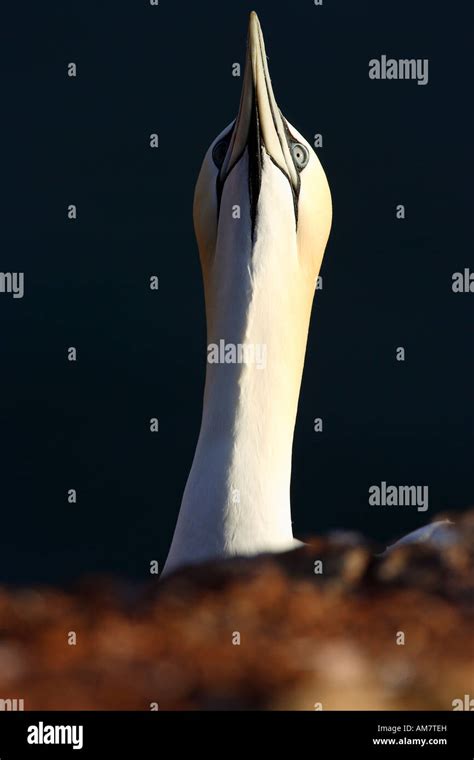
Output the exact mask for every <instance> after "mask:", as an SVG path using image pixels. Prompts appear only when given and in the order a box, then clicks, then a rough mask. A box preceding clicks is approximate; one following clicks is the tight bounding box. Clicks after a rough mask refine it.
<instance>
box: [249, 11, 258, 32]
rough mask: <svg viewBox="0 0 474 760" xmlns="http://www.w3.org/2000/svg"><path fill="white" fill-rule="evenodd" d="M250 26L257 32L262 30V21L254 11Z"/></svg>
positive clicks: (251, 15)
mask: <svg viewBox="0 0 474 760" xmlns="http://www.w3.org/2000/svg"><path fill="white" fill-rule="evenodd" d="M249 25H250V28H251V29H254V30H255V31H257V30H258V29H259V28H260V21H259V18H258V16H257V13H256V12H255V11H252V12H251V14H250V21H249Z"/></svg>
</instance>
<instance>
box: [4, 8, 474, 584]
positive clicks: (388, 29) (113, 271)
mask: <svg viewBox="0 0 474 760" xmlns="http://www.w3.org/2000/svg"><path fill="white" fill-rule="evenodd" d="M251 9H255V10H257V11H258V12H259V15H260V19H261V22H262V25H263V28H264V32H265V35H266V40H267V52H268V54H269V57H270V66H271V72H272V77H273V82H274V86H275V91H276V95H277V99H278V100H279V103H280V105H281V107H282V110H283V111H284V113H285V115H286V117H287V118H288V119H289V120H290V121H291V122H292V123H293V124H294V125H295V126H296V127H297V128H298V129H299V130H300V131H301V132H302V133H303V134H305V135H306V136H307V137H308V138H309V139H310V138H311V136H312V135H314V134H315V133H316V132H320V133H322V134H323V136H324V148H323V149H322V150H320V151H319V155H320V159H321V161H322V163H323V165H324V168H325V170H326V173H327V175H328V178H329V182H330V185H331V190H332V194H333V201H334V225H333V231H332V235H331V239H330V243H329V246H328V249H327V253H326V257H325V260H324V265H323V271H322V275H323V276H324V290H323V291H322V292H321V293H318V294H317V298H316V307H315V313H314V318H313V322H312V328H311V334H310V340H309V346H308V357H307V363H306V368H305V375H304V381H303V389H302V395H301V403H300V412H299V418H298V424H297V430H296V440H295V457H294V466H293V474H294V477H293V486H292V489H293V494H292V501H293V516H294V527H295V532H296V534H297V535H304V534H308V533H315V532H323V531H326V530H328V529H330V528H338V527H339V528H341V527H344V528H356V529H361V530H364V531H365V532H366V533H368V534H369V535H371V536H373V537H376V538H378V539H385V538H387V537H392V536H394V535H395V536H396V535H398V534H400V533H401V532H403V531H405V530H409V529H411V528H415V527H417V526H418V525H419V524H421V523H422V522H423V521H426V520H427V519H429V518H430V517H431V516H432V515H433V514H434V513H435V512H436V511H437V510H438V509H459V508H464V507H466V506H468V505H469V504H470V503H471V504H472V503H473V502H474V482H473V474H472V461H473V449H474V447H473V429H474V426H473V359H472V349H473V338H472V335H473V326H474V319H473V299H474V295H469V294H465V295H459V294H458V295H455V294H453V293H452V290H451V277H452V274H453V272H456V271H460V270H461V271H462V270H463V269H464V267H467V266H471V267H472V268H473V269H474V256H473V255H472V193H471V189H472V176H473V169H474V165H473V164H474V162H473V150H472V130H473V122H472V118H471V100H472V43H471V28H472V14H471V13H470V11H469V9H468V6H467V4H465V3H461V2H450V3H442V2H433V0H399V2H383V3H380V2H376V1H375V0H365V1H363V2H356V1H354V0H324V5H323V6H322V7H314V5H313V2H312V0H298V1H295V0H291V1H288V2H279V3H275V2H270V1H269V0H265V1H264V0H255V2H252V3H249V2H240V1H239V2H238V3H237V2H234V3H230V2H229V3H223V2H211V1H210V0H200V1H199V2H195V3H192V2H188V3H178V2H176V0H169V1H167V0H160V5H159V7H158V8H156V7H150V6H149V5H148V0H130V2H124V1H123V0H122V1H121V2H119V1H118V0H116V1H115V2H112V0H108V1H105V0H102V1H98V0H94V1H92V0H89V1H88V2H86V1H85V0H81V1H80V2H79V0H77V1H76V2H72V1H71V0H68V1H64V0H63V1H62V2H57V3H47V2H45V3H39V2H38V3H33V2H30V3H21V4H18V7H17V9H16V10H10V11H9V12H7V11H6V10H5V11H4V12H3V19H2V21H3V23H2V26H3V33H2V34H3V38H4V39H3V41H2V45H1V46H0V51H1V66H2V72H3V85H2V93H3V95H2V101H3V102H2V105H3V108H2V140H1V152H2V161H1V164H2V180H3V183H2V184H3V188H4V193H3V199H2V206H1V214H2V223H1V229H0V236H1V240H0V270H1V271H5V272H7V271H14V272H18V271H23V272H25V278H26V280H25V284H26V293H25V297H24V299H23V300H12V299H11V297H10V296H7V295H2V296H0V320H1V321H0V324H1V333H0V369H1V375H0V377H1V384H0V388H1V393H0V426H1V427H0V430H1V439H2V453H1V508H2V529H1V533H0V536H1V538H0V579H2V580H8V581H21V582H25V581H30V582H32V581H40V580H41V581H43V580H49V581H56V582H62V581H66V580H68V579H71V578H76V577H79V576H81V575H83V574H84V573H88V572H95V571H112V572H118V573H120V574H122V575H130V576H136V577H140V576H143V577H146V576H147V574H148V571H149V562H150V560H153V559H158V560H159V561H160V562H161V563H162V562H163V561H164V559H165V556H166V552H167V548H168V546H169V543H170V540H171V535H172V530H173V527H174V522H175V519H176V515H177V511H178V508H179V503H180V499H181V494H182V490H183V487H184V484H185V480H186V477H187V473H188V470H189V467H190V463H191V460H192V456H193V451H194V445H195V442H196V437H197V433H198V429H199V422H200V414H201V397H202V388H203V379H204V370H205V322H204V310H203V296H202V287H201V276H200V269H199V262H198V256H197V251H196V246H195V242H194V234H193V228H192V218H191V208H192V196H193V191H194V184H195V180H196V177H197V173H198V170H199V166H200V163H201V160H202V157H203V155H204V152H205V150H206V149H207V147H208V145H209V143H210V142H211V140H212V139H213V138H214V136H215V135H217V133H218V132H219V131H220V130H221V129H222V128H223V127H224V126H225V125H226V124H228V123H229V122H230V121H231V120H232V118H233V117H234V116H235V113H236V110H237V106H238V100H239V94H240V93H239V90H240V85H241V80H239V79H234V78H233V77H232V76H231V66H232V63H233V62H237V61H238V62H241V63H243V62H244V50H245V39H246V26H247V16H248V12H249V11H250V10H251ZM382 54H387V55H388V56H393V57H395V58H411V57H414V58H429V60H430V69H429V73H430V81H429V84H428V85H427V86H425V87H422V86H418V85H417V84H416V83H415V82H403V81H390V82H374V81H371V80H369V78H368V61H369V59H371V58H374V57H379V56H380V55H382ZM71 61H74V62H76V63H77V65H78V77H77V79H70V78H68V77H67V74H66V72H67V64H68V63H69V62H71ZM152 132H158V133H159V135H160V148H159V150H155V151H154V150H151V149H150V148H149V135H150V133H152ZM70 203H74V204H77V206H78V213H79V218H78V220H77V221H76V222H69V221H67V218H66V211H67V206H68V205H69V204H70ZM398 203H403V204H404V205H405V206H406V210H407V219H406V220H405V221H397V220H396V219H395V206H396V204H398ZM153 274H156V275H158V276H159V278H160V291H159V293H158V294H156V293H152V292H150V290H149V288H148V280H149V277H150V276H151V275H153ZM69 346H75V347H77V348H78V351H79V361H78V363H77V364H69V363H68V362H67V361H66V349H67V348H68V347H69ZM397 346H404V347H405V348H406V351H407V359H406V362H405V363H398V362H397V361H395V350H396V347H397ZM154 416H157V417H159V419H160V426H161V431H160V433H159V434H158V435H152V434H151V433H150V432H149V428H148V424H149V419H150V417H154ZM315 417H323V418H324V423H325V430H324V433H323V434H315V433H314V432H313V420H314V418H315ZM381 480H386V481H387V482H389V483H395V484H419V485H425V484H426V485H429V486H430V501H431V509H430V512H429V513H428V514H425V515H423V514H420V513H418V512H417V511H416V510H415V509H413V508H406V507H405V508H397V509H394V508H392V509H390V508H385V509H384V508H380V509H376V508H374V507H369V506H368V488H369V486H370V485H372V484H377V483H380V481H381ZM69 488H76V489H77V490H78V498H79V500H78V504H77V505H69V504H68V503H67V501H66V492H67V490H68V489H69Z"/></svg>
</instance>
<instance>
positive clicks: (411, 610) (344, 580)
mask: <svg viewBox="0 0 474 760" xmlns="http://www.w3.org/2000/svg"><path fill="white" fill-rule="evenodd" d="M449 517H450V519H451V520H453V521H454V523H455V527H454V529H453V531H454V532H453V533H452V535H451V538H450V540H449V541H446V542H441V545H440V546H436V547H435V546H430V545H427V544H419V545H411V546H400V547H398V548H396V549H395V550H393V551H392V552H391V553H389V554H386V555H383V556H378V555H377V552H378V551H379V549H380V547H376V546H373V545H370V544H369V543H367V542H365V541H364V539H363V538H361V537H359V536H354V535H344V534H339V535H333V536H330V537H328V538H316V539H315V540H313V541H311V543H310V544H309V545H307V546H305V547H303V548H301V549H299V550H297V551H295V552H291V553H288V554H284V555H279V556H268V557H267V556H264V557H259V558H256V559H243V560H230V561H224V562H217V563H211V564H207V565H203V566H199V567H193V568H189V569H185V570H183V571H181V572H178V573H177V574H175V575H174V576H171V577H170V578H168V579H164V580H163V581H161V582H154V583H150V584H149V585H146V586H137V585H132V584H129V583H126V582H121V581H120V582H119V581H117V580H116V579H106V578H100V579H99V578H93V579H89V580H87V581H84V582H82V583H81V584H80V585H78V586H77V587H75V588H74V589H73V590H69V591H64V590H58V589H52V588H29V589H20V590H18V589H11V588H9V589H7V588H2V589H0V699H23V700H24V707H25V710H71V709H75V710H150V709H156V708H157V707H158V708H159V709H160V710H179V709H201V710H202V709H231V710H239V709H271V710H272V709H291V710H293V709H296V710H314V709H321V708H322V709H324V710H340V709H350V710H353V709H354V710H360V709H415V710H417V709H434V710H451V709H453V702H454V700H457V699H459V700H464V698H465V695H469V696H470V698H473V697H474V633H473V619H474V614H473V613H474V594H473V589H474V572H473V565H474V511H471V512H467V513H464V514H462V515H449ZM71 634H75V637H76V638H75V641H76V644H75V645H71V642H73V641H74V636H71ZM457 704H458V703H457ZM473 704H474V703H473Z"/></svg>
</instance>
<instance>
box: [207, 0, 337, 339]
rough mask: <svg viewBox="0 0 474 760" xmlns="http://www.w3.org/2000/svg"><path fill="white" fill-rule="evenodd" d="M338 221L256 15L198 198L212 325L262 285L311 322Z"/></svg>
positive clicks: (324, 180)
mask: <svg viewBox="0 0 474 760" xmlns="http://www.w3.org/2000/svg"><path fill="white" fill-rule="evenodd" d="M331 220H332V205H331V195H330V190H329V186H328V182H327V179H326V175H325V173H324V171H323V168H322V166H321V164H320V162H319V159H318V157H317V156H316V154H315V152H314V150H313V149H312V147H311V145H310V144H309V143H308V142H307V141H306V140H305V138H304V137H303V136H302V135H301V134H300V133H299V132H298V131H297V130H296V129H295V127H293V125H292V124H290V123H289V122H288V121H287V120H286V119H285V117H284V116H283V114H282V112H281V111H280V109H279V107H278V105H277V102H276V99H275V95H274V93H273V88H272V83H271V80H270V73H269V69H268V62H267V56H266V51H265V43H264V39H263V34H262V29H261V26H260V22H259V20H258V17H257V14H256V13H252V14H251V16H250V23H249V32H248V45H247V59H246V66H245V74H244V78H243V86H242V95H241V100H240V108H239V112H238V115H237V118H236V119H235V120H234V121H233V122H232V123H231V124H230V125H229V126H228V127H227V128H226V129H224V130H223V132H221V134H219V135H218V137H217V138H216V139H215V140H214V141H213V142H212V144H211V146H210V147H209V149H208V151H207V154H206V156H205V158H204V162H203V165H202V168H201V172H200V175H199V178H198V181H197V186H196V192H195V199H194V226H195V231H196V237H197V241H198V246H199V251H200V258H201V265H202V270H203V276H204V285H205V293H206V309H207V316H208V328H209V326H210V322H211V323H212V315H213V314H214V313H215V312H216V311H218V312H219V320H220V322H221V323H222V311H223V309H224V310H225V309H226V308H227V309H228V308H229V300H230V301H231V303H234V304H235V303H236V302H238V301H239V298H240V300H241V301H242V300H245V298H246V297H248V294H249V290H250V289H252V288H253V290H255V287H254V286H255V283H256V281H257V280H259V282H260V286H259V289H260V291H265V292H266V296H267V299H268V303H271V302H272V299H273V307H274V309H276V308H277V304H276V302H275V299H276V300H279V301H280V303H282V302H283V301H285V302H286V304H287V305H291V303H295V304H298V308H300V309H303V311H304V317H303V319H304V320H308V321H309V316H308V313H309V312H310V310H311V304H312V299H313V296H314V289H315V285H316V277H317V275H318V273H319V269H320V266H321V262H322V258H323V255H324V250H325V247H326V243H327V240H328V237H329V232H330V227H331ZM249 273H250V274H249ZM239 288H240V291H239ZM244 291H245V292H244ZM285 316H288V315H284V317H285ZM273 317H275V314H273ZM214 321H218V320H214ZM304 332H305V331H304V330H303V333H304ZM304 337H305V338H306V334H305V336H304Z"/></svg>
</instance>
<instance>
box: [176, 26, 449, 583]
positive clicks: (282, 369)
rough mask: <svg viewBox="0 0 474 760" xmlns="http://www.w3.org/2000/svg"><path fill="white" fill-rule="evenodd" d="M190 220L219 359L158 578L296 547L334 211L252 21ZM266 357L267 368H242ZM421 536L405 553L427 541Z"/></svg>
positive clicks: (211, 370) (211, 363)
mask: <svg viewBox="0 0 474 760" xmlns="http://www.w3.org/2000/svg"><path fill="white" fill-rule="evenodd" d="M193 217H194V227H195V233H196V238H197V243H198V248H199V255H200V260H201V268H202V274H203V281H204V294H205V303H206V321H207V340H208V348H210V347H213V348H214V349H216V350H214V351H213V352H212V356H213V359H212V360H211V352H209V354H208V364H207V371H206V382H205V390H204V403H203V413H202V422H201V430H200V433H199V439H198V443H197V447H196V452H195V455H194V460H193V464H192V467H191V471H190V474H189V477H188V481H187V484H186V488H185V491H184V495H183V499H182V503H181V508H180V511H179V516H178V521H177V524H176V528H175V532H174V536H173V540H172V544H171V548H170V551H169V554H168V559H167V561H166V564H165V567H164V570H163V573H162V577H163V576H165V575H167V574H169V573H170V572H172V571H174V570H176V569H177V568H178V567H181V566H183V565H190V564H194V563H199V562H203V561H206V560H211V559H217V558H224V557H232V556H251V555H256V554H260V553H269V552H272V553H275V552H283V551H287V550H289V549H293V548H296V547H297V546H298V545H301V544H300V542H299V541H297V540H296V539H295V538H294V536H293V530H292V521H291V507H290V479H291V457H292V446H293V435H294V428H295V421H296V412H297V405H298V398H299V393H300V385H301V378H302V373H303V364H304V358H305V352H306V343H307V337H308V329H309V322H310V316H311V310H312V304H313V298H314V291H315V286H316V282H317V277H318V275H319V271H320V268H321V263H322V260H323V256H324V252H325V249H326V244H327V241H328V238H329V234H330V229H331V222H332V203H331V193H330V189H329V185H328V181H327V178H326V175H325V173H324V170H323V168H322V166H321V164H320V162H319V159H318V157H317V156H316V154H315V152H314V151H313V149H312V147H311V145H310V144H309V143H308V142H307V141H306V140H305V138H304V137H303V136H302V135H301V134H300V133H299V132H298V131H297V129H296V128H295V127H294V126H293V125H292V124H290V123H289V122H288V121H287V119H286V118H285V117H284V116H283V114H282V112H281V111H280V109H279V107H278V105H277V102H276V100H275V95H274V92H273V87H272V83H271V80H270V74H269V69H268V63H267V56H266V52H265V43H264V39H263V34H262V29H261V26H260V23H259V20H258V17H257V14H256V13H254V12H252V13H251V15H250V23H249V31H248V43H247V58H246V66H245V74H244V79H243V86H242V94H241V100H240V108H239V112H238V116H237V118H236V119H235V120H234V121H233V122H232V123H231V124H230V125H229V126H228V127H226V129H224V130H223V131H222V132H221V133H220V134H219V135H218V137H217V138H216V139H215V140H214V141H213V143H212V144H211V146H210V147H209V149H208V151H207V153H206V156H205V158H204V162H203V164H202V167H201V171H200V174H199V177H198V180H197V185H196V191H195V198H194V209H193ZM257 355H259V356H260V358H263V357H264V359H265V361H264V362H263V361H261V362H260V363H259V362H256V361H249V360H245V359H246V358H247V359H248V357H254V358H255V357H256V356H257ZM216 357H217V358H216ZM438 527H439V524H436V528H438ZM426 531H427V532H425V529H421V530H418V531H415V532H414V533H412V534H410V535H409V536H408V537H406V538H405V539H402V542H403V543H411V542H412V541H420V540H425V539H427V538H429V536H430V535H431V534H432V532H433V530H432V528H431V527H430V526H428V528H427V529H426ZM398 545H399V544H398V543H397V546H398Z"/></svg>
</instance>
